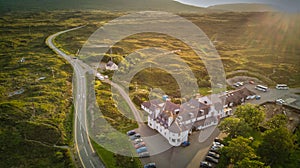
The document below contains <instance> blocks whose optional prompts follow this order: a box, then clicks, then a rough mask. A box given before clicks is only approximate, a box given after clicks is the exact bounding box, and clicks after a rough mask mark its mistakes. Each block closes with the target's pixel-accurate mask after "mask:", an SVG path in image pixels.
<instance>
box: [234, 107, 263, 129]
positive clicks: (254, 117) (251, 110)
mask: <svg viewBox="0 0 300 168" xmlns="http://www.w3.org/2000/svg"><path fill="white" fill-rule="evenodd" d="M234 114H235V115H236V116H237V117H238V118H240V119H243V120H244V121H245V122H246V123H247V124H248V125H249V126H250V127H252V128H253V129H257V128H258V126H259V124H260V123H261V122H263V121H264V119H265V111H264V109H263V108H261V107H258V106H255V105H252V104H245V105H242V106H238V107H237V108H236V111H235V113H234Z"/></svg>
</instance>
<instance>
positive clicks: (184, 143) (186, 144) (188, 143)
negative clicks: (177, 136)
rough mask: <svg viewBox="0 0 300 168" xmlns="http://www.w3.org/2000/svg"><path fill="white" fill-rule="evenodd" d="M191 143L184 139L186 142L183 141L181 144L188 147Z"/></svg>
mask: <svg viewBox="0 0 300 168" xmlns="http://www.w3.org/2000/svg"><path fill="white" fill-rule="evenodd" d="M190 144H191V143H190V142H189V141H184V142H182V144H181V146H183V147H187V146H189V145H190Z"/></svg>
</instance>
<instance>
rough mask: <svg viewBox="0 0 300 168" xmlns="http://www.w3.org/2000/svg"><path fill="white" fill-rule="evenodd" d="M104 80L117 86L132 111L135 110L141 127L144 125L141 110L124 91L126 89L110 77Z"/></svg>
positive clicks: (134, 112) (135, 116)
mask: <svg viewBox="0 0 300 168" xmlns="http://www.w3.org/2000/svg"><path fill="white" fill-rule="evenodd" d="M104 82H106V83H108V84H110V85H111V86H113V87H114V88H116V89H117V90H118V91H119V93H120V94H121V96H122V97H123V98H124V99H125V101H126V102H127V104H128V105H129V107H130V109H131V111H132V112H133V115H134V118H135V120H136V121H137V122H138V125H139V127H140V126H142V125H144V122H143V120H142V117H141V115H140V112H139V110H138V109H137V108H136V107H135V105H134V104H133V102H132V101H131V99H130V97H129V96H128V94H127V93H126V92H125V91H124V89H122V88H121V87H120V86H119V85H117V84H116V83H113V82H112V81H110V80H108V79H105V80H104Z"/></svg>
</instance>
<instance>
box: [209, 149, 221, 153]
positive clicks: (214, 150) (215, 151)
mask: <svg viewBox="0 0 300 168" xmlns="http://www.w3.org/2000/svg"><path fill="white" fill-rule="evenodd" d="M209 151H210V152H214V153H217V154H220V151H219V150H217V149H210V150H209Z"/></svg>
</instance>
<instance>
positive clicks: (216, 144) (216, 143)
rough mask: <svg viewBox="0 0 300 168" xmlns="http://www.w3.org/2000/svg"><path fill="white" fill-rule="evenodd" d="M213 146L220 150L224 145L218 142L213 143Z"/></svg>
mask: <svg viewBox="0 0 300 168" xmlns="http://www.w3.org/2000/svg"><path fill="white" fill-rule="evenodd" d="M213 146H217V147H220V148H223V147H224V145H223V144H222V143H220V142H213Z"/></svg>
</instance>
